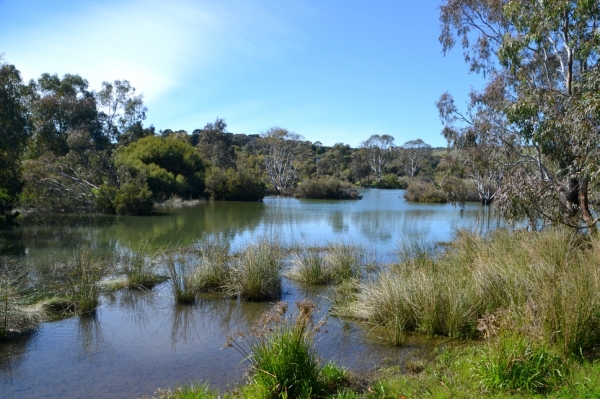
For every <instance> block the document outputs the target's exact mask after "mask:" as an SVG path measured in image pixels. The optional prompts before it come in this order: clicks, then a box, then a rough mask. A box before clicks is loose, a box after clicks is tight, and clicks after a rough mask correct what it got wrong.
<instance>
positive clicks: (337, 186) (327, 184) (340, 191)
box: [294, 177, 362, 199]
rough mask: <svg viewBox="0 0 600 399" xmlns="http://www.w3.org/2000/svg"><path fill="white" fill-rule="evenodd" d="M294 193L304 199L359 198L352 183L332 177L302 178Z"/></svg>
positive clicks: (360, 196)
mask: <svg viewBox="0 0 600 399" xmlns="http://www.w3.org/2000/svg"><path fill="white" fill-rule="evenodd" d="M294 195H295V196H296V197H297V198H306V199H361V198H362V195H359V194H358V190H357V189H356V187H355V186H354V185H352V184H351V183H348V182H342V181H341V180H338V179H336V178H334V177H321V178H316V179H308V180H304V181H303V182H302V184H300V185H299V186H298V187H297V188H296V191H295V192H294Z"/></svg>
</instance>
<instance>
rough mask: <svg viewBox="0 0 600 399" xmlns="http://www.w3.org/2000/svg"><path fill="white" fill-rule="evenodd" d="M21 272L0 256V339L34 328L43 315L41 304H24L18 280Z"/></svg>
mask: <svg viewBox="0 0 600 399" xmlns="http://www.w3.org/2000/svg"><path fill="white" fill-rule="evenodd" d="M22 275H23V273H22V272H21V271H20V270H19V268H18V267H17V266H16V265H15V264H13V263H11V262H9V261H8V260H6V259H3V258H0V339H7V338H10V337H12V336H18V335H20V334H22V333H25V332H27V331H30V330H32V329H34V328H35V327H36V326H37V325H38V324H39V323H40V322H42V321H43V319H44V317H45V312H44V309H43V307H42V306H39V305H30V306H26V304H25V303H24V298H23V295H22V293H21V287H20V282H21V278H22Z"/></svg>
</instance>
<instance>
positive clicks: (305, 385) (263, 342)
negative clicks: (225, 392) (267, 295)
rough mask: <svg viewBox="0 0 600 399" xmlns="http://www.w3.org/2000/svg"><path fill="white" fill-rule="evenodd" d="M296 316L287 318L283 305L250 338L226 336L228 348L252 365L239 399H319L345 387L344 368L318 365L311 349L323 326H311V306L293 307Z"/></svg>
mask: <svg viewBox="0 0 600 399" xmlns="http://www.w3.org/2000/svg"><path fill="white" fill-rule="evenodd" d="M296 306H297V308H298V313H297V315H296V316H286V312H287V308H288V305H287V303H286V302H279V303H277V304H276V305H275V306H274V308H273V310H272V311H271V312H269V313H266V314H264V315H263V316H262V317H261V319H260V321H259V323H258V327H256V328H254V329H253V330H252V332H251V333H249V334H246V333H237V334H235V335H232V336H230V337H229V339H228V341H227V343H226V346H232V347H234V348H235V349H236V350H238V351H239V352H240V353H241V354H242V355H243V356H244V358H245V359H246V360H247V361H248V362H250V373H249V384H248V385H247V386H245V387H243V388H242V395H241V396H242V397H256V398H320V397H327V396H329V395H330V394H333V393H335V392H336V391H337V389H338V388H339V387H341V386H342V385H343V382H344V380H345V378H346V372H345V370H344V369H340V368H338V367H336V366H335V365H333V364H331V363H328V364H327V365H325V366H324V367H323V366H321V365H320V364H319V361H318V359H317V354H316V352H315V350H314V337H315V334H316V333H317V332H318V331H319V329H320V328H321V327H322V325H323V324H324V321H323V320H321V321H320V322H318V323H317V324H315V323H314V321H313V313H314V310H315V305H314V303H312V302H310V301H308V300H303V301H299V302H296Z"/></svg>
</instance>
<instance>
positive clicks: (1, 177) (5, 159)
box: [0, 56, 31, 217]
mask: <svg viewBox="0 0 600 399" xmlns="http://www.w3.org/2000/svg"><path fill="white" fill-rule="evenodd" d="M25 90H26V88H25V85H24V84H23V81H22V80H21V75H20V73H19V71H18V70H17V69H16V68H15V66H14V65H10V64H7V63H4V62H3V60H2V57H1V56H0V215H2V216H4V217H7V216H8V215H9V214H10V211H11V210H12V207H13V205H14V203H15V201H16V197H17V195H18V193H19V192H20V190H21V187H22V181H21V158H22V156H23V152H24V151H25V147H26V144H27V139H28V138H29V136H30V133H31V130H30V121H29V113H28V110H27V101H26V97H25Z"/></svg>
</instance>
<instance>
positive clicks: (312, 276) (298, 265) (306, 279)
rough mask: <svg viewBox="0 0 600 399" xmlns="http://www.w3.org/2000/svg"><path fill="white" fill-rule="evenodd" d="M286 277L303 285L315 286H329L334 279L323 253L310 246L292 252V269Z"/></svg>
mask: <svg viewBox="0 0 600 399" xmlns="http://www.w3.org/2000/svg"><path fill="white" fill-rule="evenodd" d="M286 276H287V277H288V278H290V279H292V280H295V281H299V282H301V283H306V284H315V285H321V284H327V283H329V282H330V281H331V278H332V276H331V274H330V272H329V270H328V269H327V266H326V264H325V259H324V256H323V254H322V251H321V250H320V249H319V248H315V247H311V246H308V245H304V246H301V247H300V249H299V250H297V251H294V252H292V255H291V267H290V269H289V270H288V271H287V273H286Z"/></svg>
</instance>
